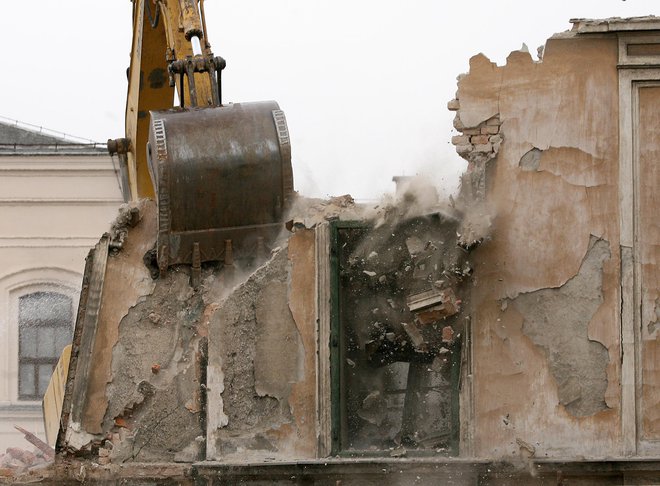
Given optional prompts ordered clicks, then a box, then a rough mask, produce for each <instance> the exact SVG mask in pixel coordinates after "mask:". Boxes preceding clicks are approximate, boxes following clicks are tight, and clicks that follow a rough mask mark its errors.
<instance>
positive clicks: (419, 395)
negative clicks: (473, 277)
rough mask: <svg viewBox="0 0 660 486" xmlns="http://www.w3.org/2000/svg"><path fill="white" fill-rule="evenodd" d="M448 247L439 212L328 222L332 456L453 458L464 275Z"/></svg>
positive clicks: (459, 255) (449, 237) (457, 253)
mask: <svg viewBox="0 0 660 486" xmlns="http://www.w3.org/2000/svg"><path fill="white" fill-rule="evenodd" d="M455 240H456V223H455V221H453V220H447V219H446V218H444V217H443V216H442V215H439V214H436V215H428V216H425V217H418V218H412V219H408V220H403V221H401V222H400V223H398V224H396V225H383V226H381V227H379V228H373V227H370V226H367V225H365V224H364V223H362V222H351V221H337V222H333V223H332V224H331V257H330V266H331V270H330V272H331V293H332V297H331V303H332V304H331V305H332V310H331V316H332V317H331V336H330V341H331V382H332V385H331V386H332V392H331V395H332V453H333V454H340V455H370V454H376V455H378V454H383V453H392V451H393V450H395V449H405V450H406V451H407V453H411V454H422V455H424V454H442V455H455V454H457V452H458V441H459V417H458V414H459V404H458V390H459V374H460V354H461V339H460V335H461V332H462V330H463V329H462V322H463V321H464V317H463V316H462V315H461V314H460V311H459V310H458V307H459V302H460V300H458V299H457V298H456V297H460V294H462V293H463V292H464V287H465V284H464V282H463V280H464V277H465V275H466V274H467V272H466V268H467V267H464V264H465V261H464V255H463V254H464V253H465V252H464V251H463V250H462V249H460V248H458V247H457V245H456V243H455ZM454 290H455V291H456V292H458V293H459V295H456V296H455V295H454V293H453V291H454ZM449 296H451V298H449ZM426 301H432V305H428V306H427V305H425V304H424V302H426ZM419 302H421V303H422V305H420V304H419Z"/></svg>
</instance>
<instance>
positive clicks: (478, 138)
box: [470, 135, 488, 145]
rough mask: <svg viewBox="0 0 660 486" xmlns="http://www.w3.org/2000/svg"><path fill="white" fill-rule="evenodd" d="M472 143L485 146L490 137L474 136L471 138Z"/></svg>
mask: <svg viewBox="0 0 660 486" xmlns="http://www.w3.org/2000/svg"><path fill="white" fill-rule="evenodd" d="M470 142H472V143H473V144H475V145H483V144H484V143H488V135H473V136H472V137H470Z"/></svg>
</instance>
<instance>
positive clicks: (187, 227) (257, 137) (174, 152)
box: [147, 101, 293, 277]
mask: <svg viewBox="0 0 660 486" xmlns="http://www.w3.org/2000/svg"><path fill="white" fill-rule="evenodd" d="M147 152H148V154H147V156H148V165H149V171H150V172H151V178H152V181H153V184H154V190H155V193H156V198H157V203H158V241H157V253H158V267H159V268H160V270H161V272H165V271H166V270H167V268H168V267H169V266H170V265H176V264H191V265H192V267H193V272H194V270H195V269H199V266H200V264H201V262H204V261H225V263H231V259H232V258H233V255H234V254H255V253H256V252H257V251H258V248H259V247H260V246H263V245H264V242H265V244H266V245H267V244H268V242H269V241H272V240H273V238H274V237H275V236H276V235H277V234H278V232H279V231H281V229H282V228H283V225H282V222H283V216H284V211H285V209H286V207H287V204H288V202H289V199H290V198H291V196H292V193H293V174H292V170H291V145H290V142H289V133H288V129H287V125H286V119H285V117H284V113H283V112H282V111H281V110H280V109H279V106H278V104H277V103H276V102H274V101H261V102H253V103H234V104H229V105H225V106H218V107H207V108H186V109H183V108H179V109H172V110H167V111H154V112H151V127H150V132H149V143H148V146H147ZM193 277H194V273H193Z"/></svg>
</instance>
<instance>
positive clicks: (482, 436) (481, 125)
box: [449, 33, 621, 457]
mask: <svg viewBox="0 0 660 486" xmlns="http://www.w3.org/2000/svg"><path fill="white" fill-rule="evenodd" d="M617 53H618V46H617V40H616V38H612V37H607V38H606V37H598V38H593V37H579V36H576V35H575V34H570V33H569V34H563V35H558V36H556V37H554V38H552V39H550V40H549V41H548V43H547V45H546V48H545V53H544V56H543V59H542V61H538V62H537V61H533V60H532V58H531V56H530V54H529V53H528V52H524V51H516V52H513V53H511V55H510V56H509V57H508V59H507V64H506V65H505V66H496V65H495V64H494V63H491V62H490V61H489V60H488V59H487V58H486V57H485V56H484V55H481V54H480V55H477V56H475V57H473V58H472V59H471V60H470V72H469V73H468V74H467V75H464V76H461V77H460V78H459V83H458V92H457V99H456V100H453V101H452V102H451V103H450V105H449V108H450V109H454V110H457V115H456V122H455V126H456V128H457V129H458V130H459V131H461V132H462V135H459V136H457V137H454V140H453V142H454V143H455V144H456V145H457V151H458V153H459V154H460V155H462V156H463V157H464V158H466V159H467V160H468V162H469V163H470V168H469V169H468V176H466V177H464V180H463V182H464V184H466V183H467V185H469V186H472V187H474V189H473V191H472V192H474V193H477V194H478V196H479V197H482V198H483V200H484V203H485V206H486V207H487V208H489V210H490V212H491V214H496V217H495V218H494V220H493V228H494V229H493V233H492V237H491V238H490V239H489V240H488V241H487V242H486V243H485V244H484V245H482V246H481V247H480V248H479V249H478V250H476V253H475V259H474V266H475V281H476V283H477V285H476V286H475V288H474V290H473V293H472V303H473V307H472V322H471V325H472V336H473V345H472V346H473V347H472V350H471V351H472V358H473V363H472V367H473V376H472V377H471V379H472V380H473V381H472V386H473V388H472V390H471V393H470V394H465V395H464V399H465V400H466V403H469V402H470V401H471V402H472V403H471V406H472V407H473V408H472V410H473V413H472V415H471V416H470V417H469V419H468V420H469V422H468V423H466V424H464V425H466V427H467V429H468V431H467V434H466V440H468V441H469V442H470V443H471V444H472V445H473V447H474V453H475V454H476V455H478V456H485V457H511V456H517V455H519V454H521V451H522V453H524V454H527V455H529V454H531V455H536V457H544V456H571V455H577V454H580V455H585V456H603V455H612V454H617V453H618V451H619V450H620V441H621V432H620V430H621V429H620V427H621V423H620V410H621V402H620V400H621V394H620V387H619V380H620V372H621V369H620V351H621V350H620V335H619V325H620V324H619V304H620V296H619V292H618V282H619V280H620V275H619V266H620V263H619V251H618V248H619V224H618V214H619V213H618V192H617V191H618V185H617V184H618V180H617V177H618V119H617V115H616V113H617V110H618V85H617V83H618V77H617V67H616V66H617ZM495 121H497V123H495ZM491 127H492V128H491ZM484 129H486V132H487V133H483V131H484ZM488 130H491V131H492V132H493V134H491V135H489V138H488V143H489V144H490V146H485V144H482V143H480V142H481V141H482V140H481V139H482V138H483V139H484V140H483V141H485V138H484V137H486V135H487V134H488ZM495 132H497V133H495ZM491 137H496V139H491ZM478 142H479V143H478ZM486 149H488V150H486ZM521 444H522V445H521ZM523 449H524V450H523Z"/></svg>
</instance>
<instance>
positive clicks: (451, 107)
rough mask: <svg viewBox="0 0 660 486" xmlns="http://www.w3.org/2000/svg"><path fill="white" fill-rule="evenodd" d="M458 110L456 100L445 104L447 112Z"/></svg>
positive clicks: (458, 105) (458, 106)
mask: <svg viewBox="0 0 660 486" xmlns="http://www.w3.org/2000/svg"><path fill="white" fill-rule="evenodd" d="M459 108H460V104H459V103H458V100H457V99H456V98H454V99H453V100H451V101H449V102H447V109H448V110H449V111H458V109H459Z"/></svg>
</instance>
